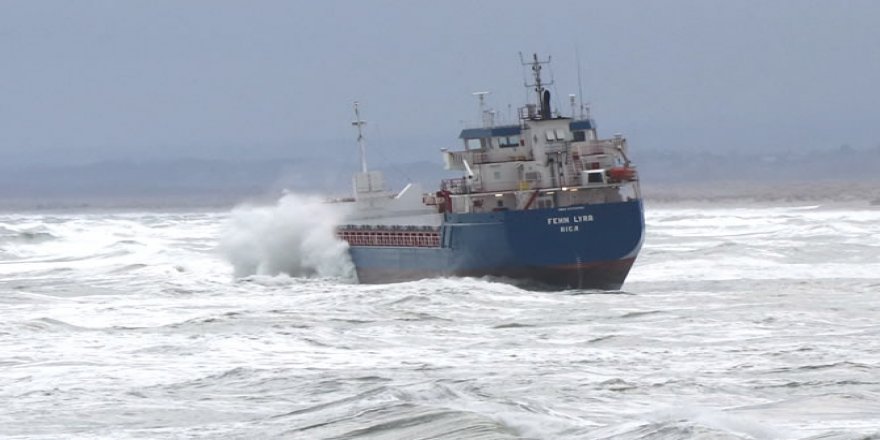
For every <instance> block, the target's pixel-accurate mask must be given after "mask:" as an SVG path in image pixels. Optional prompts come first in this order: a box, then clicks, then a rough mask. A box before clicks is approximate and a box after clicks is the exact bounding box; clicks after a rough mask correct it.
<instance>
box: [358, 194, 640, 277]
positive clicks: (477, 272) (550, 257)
mask: <svg viewBox="0 0 880 440" xmlns="http://www.w3.org/2000/svg"><path fill="white" fill-rule="evenodd" d="M644 225H645V223H644V213H643V210H642V203H641V201H640V200H632V201H626V202H617V203H603V204H590V205H575V206H568V207H563V208H551V209H533V210H522V211H497V212H491V213H480V214H453V213H447V214H445V219H444V221H443V224H442V226H441V227H440V246H439V247H388V246H384V247H383V246H352V247H351V248H350V249H349V252H350V254H351V258H352V261H353V262H354V265H355V268H356V270H357V275H358V279H359V280H360V282H362V283H391V282H400V281H412V280H418V279H423V278H431V277H438V276H475V277H482V276H497V277H506V278H511V279H514V280H522V281H524V282H534V283H537V284H540V285H544V286H546V287H549V288H562V289H567V288H573V289H604V290H617V289H620V287H621V286H622V285H623V282H624V280H625V279H626V276H627V274H628V273H629V269H630V267H631V266H632V264H633V262H634V261H635V258H636V255H637V254H638V252H639V250H640V248H641V245H642V241H643V238H644V230H645V226H644Z"/></svg>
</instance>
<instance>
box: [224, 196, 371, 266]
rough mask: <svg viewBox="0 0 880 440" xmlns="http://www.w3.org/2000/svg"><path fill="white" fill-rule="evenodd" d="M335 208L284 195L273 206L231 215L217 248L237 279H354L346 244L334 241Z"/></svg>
mask: <svg viewBox="0 0 880 440" xmlns="http://www.w3.org/2000/svg"><path fill="white" fill-rule="evenodd" d="M343 217H344V211H343V209H342V208H341V207H340V206H338V205H333V204H328V203H325V202H323V201H321V200H319V199H317V198H314V197H307V196H302V195H296V194H288V195H285V196H284V197H282V198H281V199H279V200H278V202H277V203H276V204H275V205H274V206H268V207H253V206H251V207H248V206H243V207H239V208H236V209H235V210H233V211H232V214H231V218H230V221H229V223H228V225H227V228H226V232H225V234H224V236H223V238H222V239H221V242H220V248H221V250H222V251H223V252H224V254H225V255H226V257H227V259H228V260H229V261H230V262H231V263H232V265H233V267H234V268H235V276H236V277H239V278H240V277H246V276H250V275H272V276H274V275H280V274H287V275H290V276H295V277H296V276H317V277H332V278H345V279H352V280H353V279H354V265H353V264H352V262H351V259H350V257H349V255H348V244H347V243H345V242H344V241H342V240H339V239H338V238H337V237H336V232H335V230H336V226H337V225H338V224H339V222H340V221H341V220H342V218H343Z"/></svg>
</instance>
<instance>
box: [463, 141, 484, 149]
mask: <svg viewBox="0 0 880 440" xmlns="http://www.w3.org/2000/svg"><path fill="white" fill-rule="evenodd" d="M464 142H465V146H466V147H467V149H468V150H479V149H480V148H483V144H482V142H480V140H479V139H465V141H464Z"/></svg>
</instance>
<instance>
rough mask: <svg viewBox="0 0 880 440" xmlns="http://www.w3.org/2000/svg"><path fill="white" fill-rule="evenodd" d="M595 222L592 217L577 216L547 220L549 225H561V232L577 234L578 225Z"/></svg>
mask: <svg viewBox="0 0 880 440" xmlns="http://www.w3.org/2000/svg"><path fill="white" fill-rule="evenodd" d="M591 221H593V216H592V215H575V216H572V217H550V218H548V219H547V224H548V225H551V226H552V225H559V232H577V231H578V225H577V224H578V223H587V222H591Z"/></svg>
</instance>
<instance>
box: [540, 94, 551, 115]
mask: <svg viewBox="0 0 880 440" xmlns="http://www.w3.org/2000/svg"><path fill="white" fill-rule="evenodd" d="M551 117H552V115H551V114H550V91H549V90H544V97H543V98H542V99H541V118H542V119H550V118H551Z"/></svg>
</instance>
